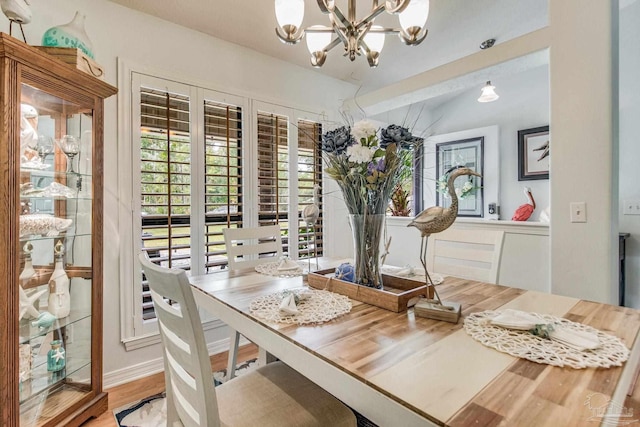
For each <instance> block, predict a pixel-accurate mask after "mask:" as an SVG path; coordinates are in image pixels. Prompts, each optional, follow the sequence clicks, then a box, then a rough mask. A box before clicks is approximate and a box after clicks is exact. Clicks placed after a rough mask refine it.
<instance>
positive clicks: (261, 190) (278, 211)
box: [256, 105, 323, 259]
mask: <svg viewBox="0 0 640 427" xmlns="http://www.w3.org/2000/svg"><path fill="white" fill-rule="evenodd" d="M261 106H262V105H261ZM265 109H270V110H280V111H279V112H277V113H276V112H267V111H265V110H263V109H257V112H256V122H257V144H258V157H257V158H258V223H259V225H261V226H262V225H272V224H280V226H281V228H282V244H283V251H284V252H285V253H287V254H288V255H289V256H290V257H292V258H298V259H302V258H307V257H310V256H311V257H313V256H315V255H316V252H317V255H318V256H321V255H322V230H323V228H322V217H320V219H319V220H318V222H317V223H316V224H315V227H314V228H315V230H314V229H312V228H310V227H307V224H305V223H304V222H303V221H302V220H301V219H300V217H301V213H302V210H303V209H304V207H305V206H307V205H308V204H310V203H312V202H313V193H314V186H315V185H317V186H318V189H319V192H320V197H321V193H322V159H321V152H320V144H319V142H320V138H321V135H322V125H321V124H320V123H317V122H313V121H311V120H307V119H297V121H295V122H293V125H292V122H291V119H290V117H291V116H295V115H297V114H296V113H297V112H295V111H292V110H288V109H280V108H278V107H276V106H267V107H266V108H265ZM292 206H295V207H296V210H295V212H293V213H294V214H295V216H291V212H290V209H291V207H292ZM320 206H321V204H320Z"/></svg>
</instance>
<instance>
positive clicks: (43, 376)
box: [20, 355, 91, 404]
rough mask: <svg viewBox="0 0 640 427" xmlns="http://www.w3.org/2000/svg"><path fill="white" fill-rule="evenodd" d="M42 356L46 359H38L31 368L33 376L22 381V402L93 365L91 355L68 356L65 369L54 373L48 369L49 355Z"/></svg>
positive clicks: (57, 385)
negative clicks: (83, 356)
mask: <svg viewBox="0 0 640 427" xmlns="http://www.w3.org/2000/svg"><path fill="white" fill-rule="evenodd" d="M41 358H42V359H44V360H38V361H37V363H34V367H33V369H32V370H31V378H30V379H28V380H26V381H24V382H23V383H22V392H20V403H21V404H22V403H25V402H27V401H28V400H30V399H33V398H35V397H36V396H38V395H40V394H41V393H43V392H46V391H49V390H52V389H54V388H56V387H59V386H60V385H62V383H63V382H66V381H68V379H69V378H70V377H72V376H73V375H75V374H78V373H79V372H80V371H81V370H82V369H83V368H88V367H90V366H91V359H90V358H89V357H85V358H82V357H73V356H68V357H67V360H66V365H67V366H66V367H65V369H63V370H62V371H60V372H57V373H52V372H49V371H47V356H46V355H45V356H40V357H38V358H37V359H41ZM86 380H87V381H88V380H89V378H86Z"/></svg>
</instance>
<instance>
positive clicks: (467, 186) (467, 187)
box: [436, 173, 480, 200]
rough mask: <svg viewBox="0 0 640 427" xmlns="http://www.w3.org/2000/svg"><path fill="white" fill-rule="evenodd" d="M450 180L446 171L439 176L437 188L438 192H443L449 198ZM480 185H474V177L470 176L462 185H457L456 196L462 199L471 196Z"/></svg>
mask: <svg viewBox="0 0 640 427" xmlns="http://www.w3.org/2000/svg"><path fill="white" fill-rule="evenodd" d="M448 181H449V174H448V173H445V174H443V175H442V176H441V177H440V178H438V182H437V186H436V190H437V191H438V193H441V194H442V195H443V197H444V198H446V199H448V198H449V189H448V187H447V182H448ZM479 188H480V187H478V186H475V185H473V179H472V178H471V177H469V179H468V180H466V181H465V182H464V184H462V187H456V196H458V199H460V200H462V199H464V198H465V197H467V196H471V195H473V194H475V193H476V190H477V189H479Z"/></svg>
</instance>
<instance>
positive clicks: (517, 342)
mask: <svg viewBox="0 0 640 427" xmlns="http://www.w3.org/2000/svg"><path fill="white" fill-rule="evenodd" d="M500 313H501V312H500V311H493V310H488V311H482V312H479V313H473V314H471V315H469V316H468V317H467V318H466V319H465V320H464V329H465V331H466V332H467V333H468V334H469V335H471V337H473V338H474V339H475V340H477V341H479V342H481V343H482V344H484V345H486V346H487V347H491V348H493V349H496V350H498V351H501V352H503V353H507V354H510V355H511V356H515V357H520V358H523V359H527V360H530V361H532V362H537V363H544V364H547V365H552V366H560V367H564V366H568V367H571V368H575V369H582V368H609V367H611V366H621V365H622V363H624V362H625V361H626V360H627V359H628V358H629V349H628V348H627V347H626V346H625V345H624V343H623V342H622V341H621V340H620V339H619V338H618V337H615V336H613V335H609V334H605V333H604V332H602V331H599V330H597V329H595V328H592V327H591V326H587V325H583V324H582V323H576V322H572V321H570V320H567V319H563V318H560V317H555V316H551V315H548V314H538V313H530V314H531V315H533V316H536V317H538V318H539V319H540V323H541V324H553V325H556V326H557V327H561V328H566V329H568V330H570V331H576V332H589V333H592V334H595V335H597V336H598V339H599V341H600V343H601V345H600V346H599V347H598V348H596V349H592V350H584V351H578V350H575V349H572V348H570V347H568V346H566V345H563V344H561V343H559V342H558V341H555V340H550V339H546V338H541V337H539V336H536V335H533V334H531V333H530V332H528V331H518V330H513V329H506V328H502V327H499V326H495V325H492V324H491V320H492V319H493V318H494V317H496V316H497V315H499V314H500Z"/></svg>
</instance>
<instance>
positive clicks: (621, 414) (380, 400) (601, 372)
mask: <svg viewBox="0 0 640 427" xmlns="http://www.w3.org/2000/svg"><path fill="white" fill-rule="evenodd" d="M343 261H344V260H337V259H327V258H322V259H321V260H320V268H323V269H324V268H332V267H335V266H337V265H339V264H340V263H342V262H343ZM190 280H191V284H192V288H193V293H194V296H195V299H196V302H197V304H198V306H199V307H201V308H202V309H204V310H206V311H208V312H209V313H211V314H212V315H213V316H215V317H217V318H219V319H220V320H221V321H222V322H224V323H226V324H227V325H229V327H231V328H233V329H235V330H236V331H238V332H240V333H241V334H242V335H243V336H245V337H246V338H247V339H248V340H250V341H252V342H254V343H255V344H256V345H258V346H259V347H260V348H262V349H264V350H265V351H267V352H268V353H269V354H270V355H272V356H273V357H275V358H277V359H279V360H281V361H283V362H284V363H286V364H287V365H289V366H290V367H292V368H293V369H295V370H296V371H298V372H300V373H301V374H302V375H304V376H305V377H307V378H309V379H310V380H311V381H313V382H315V383H316V384H318V385H319V386H320V387H322V388H323V389H325V390H327V391H328V392H330V393H331V394H333V395H334V396H336V397H337V398H338V399H340V400H341V401H342V402H344V403H345V404H347V405H348V406H349V407H351V408H353V409H354V410H355V411H357V412H358V413H360V414H362V415H363V416H364V417H366V418H367V419H368V420H369V421H370V422H372V423H375V424H376V425H378V426H381V427H382V426H393V427H395V426H398V427H411V426H421V427H424V426H432V425H433V426H536V427H543V426H553V427H557V426H598V425H602V426H605V425H631V424H633V423H637V424H638V425H640V414H634V412H633V408H630V407H628V406H626V399H627V396H628V395H631V394H632V392H633V391H634V389H635V387H636V384H635V382H636V378H637V376H638V366H639V360H640V344H639V343H638V332H639V330H640V311H638V310H635V309H632V308H627V307H620V306H614V305H609V304H603V303H598V302H593V301H586V300H581V299H578V298H573V297H569V296H561V295H555V294H550V293H541V292H535V291H530V290H524V289H519V288H515V287H510V286H503V285H496V284H488V283H482V282H478V281H474V280H466V279H461V278H456V277H452V276H446V277H444V280H443V282H442V283H441V284H440V285H438V287H437V289H438V294H439V296H440V297H441V298H442V300H443V301H450V302H455V303H459V304H461V305H462V315H461V318H460V320H459V321H458V322H457V323H449V322H444V321H439V320H433V319H429V318H425V317H419V316H416V315H415V313H414V310H413V308H412V307H410V308H408V309H407V310H403V311H400V312H394V311H389V310H386V309H383V308H379V307H376V306H373V305H370V304H366V303H363V302H360V301H357V300H351V304H352V307H351V311H349V312H348V313H347V314H344V315H341V316H340V317H337V318H335V319H333V320H330V321H327V322H324V323H317V324H307V325H299V324H295V323H293V324H288V323H280V322H275V321H269V320H265V319H263V318H260V317H257V316H256V315H254V313H252V312H251V310H250V305H251V302H252V301H253V300H255V299H256V298H259V297H264V296H266V295H271V294H274V293H278V292H283V291H285V290H288V289H289V290H290V289H300V288H303V287H304V286H306V281H305V277H304V276H303V275H299V276H294V277H278V276H272V275H265V274H260V273H258V272H256V271H255V270H254V269H247V270H241V271H226V272H220V273H214V274H208V275H202V276H193V277H191V278H190ZM507 308H511V309H516V310H522V311H527V312H533V313H544V314H548V315H552V316H557V317H559V318H564V319H568V320H569V321H571V322H577V323H581V324H584V325H588V326H590V327H593V328H596V329H597V330H599V331H602V332H604V333H606V334H610V335H613V336H615V337H617V338H619V339H620V340H621V341H622V342H623V343H624V345H625V346H626V347H627V348H628V349H629V350H630V353H629V358H628V360H627V361H626V362H624V363H622V365H621V366H613V367H609V368H584V369H575V368H571V367H558V366H551V365H549V364H543V363H537V362H533V361H530V360H526V359H523V358H518V357H514V356H511V355H509V354H507V353H504V352H501V351H497V350H495V349H493V348H490V347H487V346H485V345H483V344H481V343H480V342H478V341H476V340H475V339H474V338H472V337H471V336H470V335H469V334H468V333H467V332H466V331H465V329H464V326H463V325H464V320H465V318H467V317H468V316H470V315H471V314H473V313H479V312H483V311H486V310H504V309H507ZM612 423H614V424H612Z"/></svg>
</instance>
